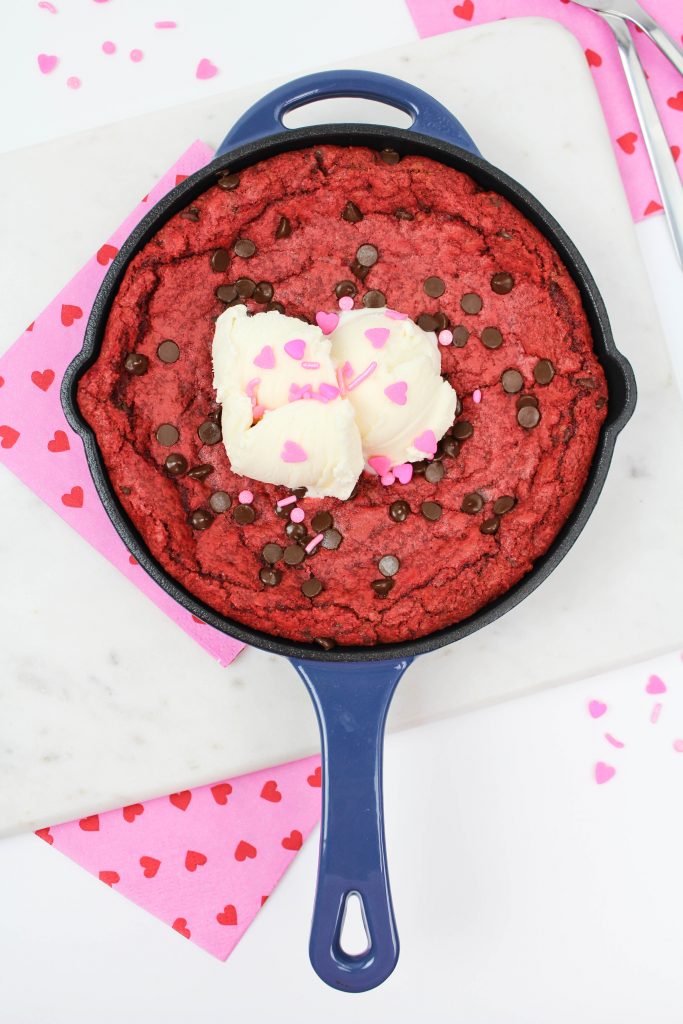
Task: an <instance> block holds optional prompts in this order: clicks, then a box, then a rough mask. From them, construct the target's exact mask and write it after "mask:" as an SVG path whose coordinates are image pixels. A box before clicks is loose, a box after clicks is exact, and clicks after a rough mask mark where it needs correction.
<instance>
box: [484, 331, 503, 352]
mask: <svg viewBox="0 0 683 1024" xmlns="http://www.w3.org/2000/svg"><path fill="white" fill-rule="evenodd" d="M481 342H482V345H484V346H485V347H486V348H500V346H501V345H502V344H503V335H502V334H501V333H500V331H499V330H498V328H497V327H485V328H484V330H483V331H482V332H481Z"/></svg>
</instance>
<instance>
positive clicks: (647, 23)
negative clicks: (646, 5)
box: [574, 0, 683, 75]
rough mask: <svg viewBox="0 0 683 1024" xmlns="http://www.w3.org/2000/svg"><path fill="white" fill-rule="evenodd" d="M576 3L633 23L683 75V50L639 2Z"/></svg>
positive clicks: (591, 0) (586, 0)
mask: <svg viewBox="0 0 683 1024" xmlns="http://www.w3.org/2000/svg"><path fill="white" fill-rule="evenodd" d="M574 2H575V3H577V4H581V6H582V7H588V8H589V10H591V11H596V12H597V13H598V14H612V15H616V17H617V18H625V19H626V21H631V22H633V24H634V25H637V26H638V28H642V30H643V32H645V33H646V34H647V35H648V36H649V37H650V39H651V40H652V42H653V43H654V44H655V46H658V47H659V49H660V50H661V51H662V53H663V54H664V56H665V57H668V59H669V60H670V61H671V63H672V64H673V66H674V67H675V68H676V70H677V71H678V72H679V74H681V75H683V50H682V49H681V48H680V46H679V45H678V44H677V43H675V42H674V41H673V39H672V38H671V36H670V35H668V34H667V33H666V32H665V31H664V29H663V28H662V27H661V26H660V25H658V24H657V22H656V21H655V19H654V18H653V17H651V15H649V14H648V13H647V11H644V10H643V8H642V7H641V6H640V4H639V3H638V0H615V2H614V3H610V2H609V0H574Z"/></svg>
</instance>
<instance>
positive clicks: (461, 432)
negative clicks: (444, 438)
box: [453, 420, 474, 441]
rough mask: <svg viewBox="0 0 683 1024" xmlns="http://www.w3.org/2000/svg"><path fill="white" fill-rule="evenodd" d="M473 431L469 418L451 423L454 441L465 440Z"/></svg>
mask: <svg viewBox="0 0 683 1024" xmlns="http://www.w3.org/2000/svg"><path fill="white" fill-rule="evenodd" d="M473 433H474V427H473V426H472V424H471V423H470V422H469V420H460V422H459V423H454V424H453V437H454V438H455V439H456V441H466V440H467V438H468V437H472V434H473Z"/></svg>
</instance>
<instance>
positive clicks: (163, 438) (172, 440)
mask: <svg viewBox="0 0 683 1024" xmlns="http://www.w3.org/2000/svg"><path fill="white" fill-rule="evenodd" d="M179 437H180V434H179V433H178V428H177V427H174V426H173V424H172V423H162V424H161V426H160V427H157V433H156V438H157V441H158V442H159V444H163V446H164V448H170V447H171V445H174V444H176V442H177V441H178V438H179Z"/></svg>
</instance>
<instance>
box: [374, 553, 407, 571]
mask: <svg viewBox="0 0 683 1024" xmlns="http://www.w3.org/2000/svg"><path fill="white" fill-rule="evenodd" d="M377 568H378V569H379V571H380V572H381V573H382V576H395V575H396V573H397V572H398V570H399V569H400V568H401V563H400V562H399V560H398V558H397V557H396V555H382V557H381V558H380V560H379V562H378V563H377Z"/></svg>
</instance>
